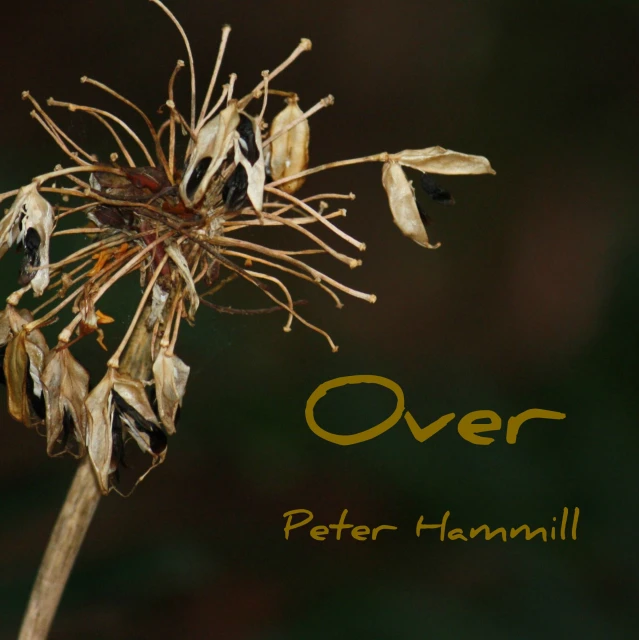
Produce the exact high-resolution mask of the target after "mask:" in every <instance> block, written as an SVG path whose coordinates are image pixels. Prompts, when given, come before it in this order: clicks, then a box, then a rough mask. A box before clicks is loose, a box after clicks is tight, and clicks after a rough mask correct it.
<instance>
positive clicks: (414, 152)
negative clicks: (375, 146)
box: [390, 147, 495, 175]
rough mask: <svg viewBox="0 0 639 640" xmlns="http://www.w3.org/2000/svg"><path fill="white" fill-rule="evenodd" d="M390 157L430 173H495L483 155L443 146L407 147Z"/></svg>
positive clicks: (402, 163)
mask: <svg viewBox="0 0 639 640" xmlns="http://www.w3.org/2000/svg"><path fill="white" fill-rule="evenodd" d="M390 158H391V160H394V161H396V162H399V164H401V165H403V166H405V167H410V168H411V169H417V170H418V171H422V172H428V173H441V174H446V175H476V174H482V173H492V174H494V173H495V171H494V170H493V168H492V167H491V166H490V162H488V160H487V158H484V157H483V156H471V155H468V154H467V153H460V152H459V151H450V150H448V149H444V148H442V147H428V148H427V149H406V150H405V151H400V152H399V153H395V154H392V155H391V156H390Z"/></svg>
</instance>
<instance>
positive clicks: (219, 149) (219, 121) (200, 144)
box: [180, 102, 240, 207]
mask: <svg viewBox="0 0 639 640" xmlns="http://www.w3.org/2000/svg"><path fill="white" fill-rule="evenodd" d="M239 123H240V115H239V112H238V110H237V104H236V103H235V102H231V104H229V106H228V107H226V108H225V109H223V110H222V111H220V113H218V115H217V116H215V118H213V119H212V120H211V121H210V122H208V123H207V124H205V125H204V126H203V127H202V129H201V130H200V131H199V133H198V135H197V142H196V143H195V147H194V149H193V152H192V153H191V157H190V159H189V164H188V166H187V169H186V171H185V172H184V177H183V178H182V182H181V183H180V196H181V197H182V201H183V202H184V204H186V205H187V206H189V207H192V206H194V205H195V204H197V203H198V202H200V201H201V200H202V199H203V198H204V196H205V194H206V192H207V190H208V188H209V184H210V182H211V179H212V178H213V176H214V175H215V174H216V173H217V172H218V170H219V169H220V167H221V166H222V163H223V162H224V160H225V159H226V157H227V156H228V154H229V152H233V149H234V144H235V140H236V137H237V126H238V125H239Z"/></svg>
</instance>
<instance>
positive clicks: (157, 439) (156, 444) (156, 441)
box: [149, 427, 167, 455]
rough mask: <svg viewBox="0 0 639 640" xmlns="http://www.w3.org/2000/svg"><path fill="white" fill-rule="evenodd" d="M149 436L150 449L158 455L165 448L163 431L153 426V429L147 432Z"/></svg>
mask: <svg viewBox="0 0 639 640" xmlns="http://www.w3.org/2000/svg"><path fill="white" fill-rule="evenodd" d="M149 438H150V440H151V451H153V453H155V455H158V454H160V453H162V452H163V451H164V450H165V449H166V445H167V437H166V434H165V433H164V431H162V430H161V429H158V428H157V427H154V429H153V431H151V432H149Z"/></svg>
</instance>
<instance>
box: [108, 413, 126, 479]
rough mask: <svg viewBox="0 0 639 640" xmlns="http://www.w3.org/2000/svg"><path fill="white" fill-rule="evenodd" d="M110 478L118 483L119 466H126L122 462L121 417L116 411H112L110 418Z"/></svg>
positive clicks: (122, 437) (122, 438)
mask: <svg viewBox="0 0 639 640" xmlns="http://www.w3.org/2000/svg"><path fill="white" fill-rule="evenodd" d="M111 442H112V444H111V469H113V471H111V478H112V479H113V481H114V482H115V484H118V483H119V482H120V467H124V468H126V464H125V463H124V436H123V434H122V418H120V415H119V414H118V412H117V411H114V412H113V418H112V419H111Z"/></svg>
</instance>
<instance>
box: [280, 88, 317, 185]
mask: <svg viewBox="0 0 639 640" xmlns="http://www.w3.org/2000/svg"><path fill="white" fill-rule="evenodd" d="M287 103H288V105H287V106H286V107H285V108H284V109H283V110H282V111H280V112H279V113H278V114H277V115H276V116H275V118H273V122H272V124H271V131H270V136H271V137H272V138H274V140H273V142H272V143H271V157H270V169H271V176H272V177H273V180H280V179H281V178H286V177H288V176H292V175H294V174H296V173H299V172H300V171H304V170H305V169H306V168H307V167H308V144H309V140H310V136H311V130H310V126H309V124H308V120H301V121H300V122H298V123H297V124H296V125H295V126H294V127H292V128H291V129H289V130H288V131H287V132H286V133H282V134H281V135H278V134H280V132H281V131H284V130H285V129H286V128H287V127H289V126H290V125H291V124H292V123H293V122H295V120H298V119H299V118H300V117H301V116H303V115H304V112H303V111H302V110H301V109H300V107H299V105H298V104H297V96H295V97H294V98H289V99H287ZM275 136H277V137H275ZM303 184H304V178H298V179H297V180H291V181H290V182H284V183H283V184H282V185H281V186H280V189H282V191H286V192H287V193H295V192H296V191H297V190H298V189H299V188H300V187H301V186H302V185H303Z"/></svg>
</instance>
